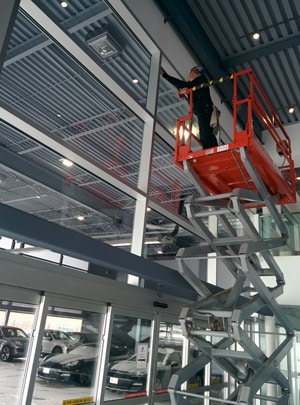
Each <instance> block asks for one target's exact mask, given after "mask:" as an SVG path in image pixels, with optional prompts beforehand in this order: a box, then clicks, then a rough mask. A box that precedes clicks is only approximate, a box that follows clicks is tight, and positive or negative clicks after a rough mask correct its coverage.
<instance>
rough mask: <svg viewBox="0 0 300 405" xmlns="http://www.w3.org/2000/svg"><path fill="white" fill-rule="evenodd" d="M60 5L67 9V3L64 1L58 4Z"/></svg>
mask: <svg viewBox="0 0 300 405" xmlns="http://www.w3.org/2000/svg"><path fill="white" fill-rule="evenodd" d="M60 5H61V6H62V7H63V8H67V7H68V3H67V2H66V1H62V2H61V3H60Z"/></svg>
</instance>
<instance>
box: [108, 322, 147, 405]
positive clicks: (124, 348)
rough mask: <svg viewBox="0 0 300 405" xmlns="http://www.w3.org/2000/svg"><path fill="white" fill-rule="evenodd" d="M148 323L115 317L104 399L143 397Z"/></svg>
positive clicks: (144, 393)
mask: <svg viewBox="0 0 300 405" xmlns="http://www.w3.org/2000/svg"><path fill="white" fill-rule="evenodd" d="M150 335H151V320H149V319H140V318H133V317H126V316H120V315H116V316H115V318H114V323H113V331H112V339H111V348H110V363H109V367H108V371H107V379H106V387H107V389H106V391H105V400H106V401H109V400H114V399H118V398H130V397H131V394H132V393H135V394H134V396H145V395H146V383H147V375H148V349H149V345H150Z"/></svg>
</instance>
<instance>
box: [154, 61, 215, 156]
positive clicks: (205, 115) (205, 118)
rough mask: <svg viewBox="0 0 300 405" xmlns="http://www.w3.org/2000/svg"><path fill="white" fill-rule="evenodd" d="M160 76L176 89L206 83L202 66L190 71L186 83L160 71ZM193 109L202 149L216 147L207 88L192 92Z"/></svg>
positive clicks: (211, 106) (211, 108)
mask: <svg viewBox="0 0 300 405" xmlns="http://www.w3.org/2000/svg"><path fill="white" fill-rule="evenodd" d="M161 76H162V77H163V78H164V79H166V80H167V81H168V82H169V83H171V84H173V85H174V86H176V87H177V88H178V89H184V88H188V89H190V88H191V87H194V86H200V85H201V84H202V83H207V77H206V75H205V70H204V68H203V67H202V66H195V67H193V68H192V69H191V71H190V74H189V79H188V81H184V80H180V79H177V78H176V77H173V76H170V75H168V74H167V73H166V72H165V71H164V70H161ZM193 108H194V114H195V115H196V116H197V118H198V124H199V132H200V138H199V140H200V142H201V144H202V146H203V149H207V148H212V147H214V146H218V142H217V138H216V137H215V135H214V133H213V128H212V127H211V126H210V119H211V114H212V111H213V102H212V100H211V97H210V91H209V87H208V86H203V87H202V88H200V87H199V88H198V89H197V90H195V91H194V92H193Z"/></svg>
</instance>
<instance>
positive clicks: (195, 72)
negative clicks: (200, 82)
mask: <svg viewBox="0 0 300 405" xmlns="http://www.w3.org/2000/svg"><path fill="white" fill-rule="evenodd" d="M200 75H205V69H204V67H203V66H201V65H198V66H194V67H193V68H192V69H191V71H190V74H189V81H192V80H195V79H196V77H198V76H200Z"/></svg>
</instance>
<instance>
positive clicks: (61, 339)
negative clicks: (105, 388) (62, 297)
mask: <svg viewBox="0 0 300 405" xmlns="http://www.w3.org/2000/svg"><path fill="white" fill-rule="evenodd" d="M100 320H101V315H100V314H99V313H96V312H90V311H81V310H74V309H70V308H60V307H55V306H53V307H49V308H48V316H47V319H46V324H45V330H44V333H43V340H42V347H41V359H40V363H39V367H38V371H37V377H36V381H35V387H34V393H33V402H34V403H35V404H36V405H61V404H62V401H63V400H66V399H75V398H90V397H91V398H92V397H93V396H94V384H95V383H94V378H95V372H96V367H97V363H98V353H99V342H100V340H99V328H100Z"/></svg>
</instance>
